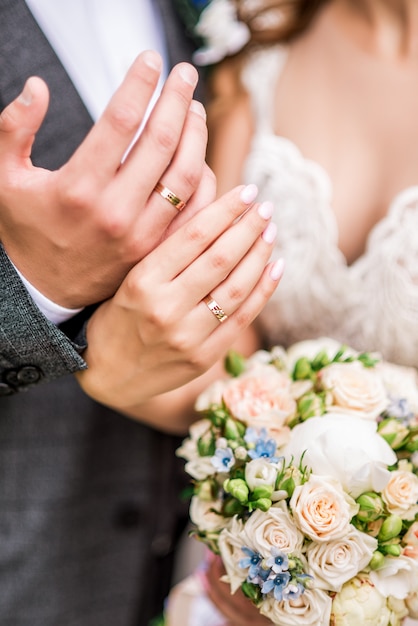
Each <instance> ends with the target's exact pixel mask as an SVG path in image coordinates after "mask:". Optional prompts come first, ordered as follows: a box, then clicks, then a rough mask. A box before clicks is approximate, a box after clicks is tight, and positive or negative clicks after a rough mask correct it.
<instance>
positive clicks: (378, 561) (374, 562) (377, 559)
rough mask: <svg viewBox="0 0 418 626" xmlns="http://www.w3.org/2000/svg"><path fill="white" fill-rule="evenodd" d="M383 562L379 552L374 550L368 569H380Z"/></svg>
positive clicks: (383, 559)
mask: <svg viewBox="0 0 418 626" xmlns="http://www.w3.org/2000/svg"><path fill="white" fill-rule="evenodd" d="M384 562H385V557H384V556H383V554H382V553H381V552H379V550H376V551H375V552H373V556H372V558H371V561H370V563H369V567H370V569H379V567H382V565H383V563H384Z"/></svg>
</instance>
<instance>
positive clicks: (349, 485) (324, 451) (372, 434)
mask: <svg viewBox="0 0 418 626" xmlns="http://www.w3.org/2000/svg"><path fill="white" fill-rule="evenodd" d="M376 429H377V424H376V423H375V422H371V421H368V420H364V419H360V418H358V417H352V416H346V415H342V414H333V413H328V414H326V415H323V416H321V417H311V418H309V419H308V420H306V422H303V423H302V424H298V425H297V426H295V428H293V429H292V431H291V435H290V440H289V443H288V444H287V445H286V446H285V447H284V448H283V450H281V453H282V454H284V456H285V458H286V460H287V461H288V462H289V461H290V460H291V458H292V457H293V460H294V464H295V465H298V464H299V462H300V460H301V458H302V455H303V454H304V453H305V455H304V457H303V464H304V465H307V466H308V467H310V468H312V471H313V473H315V474H318V475H321V476H333V477H334V478H336V479H337V480H338V481H339V482H340V483H341V484H342V486H343V487H344V489H345V490H346V491H347V492H348V493H349V494H350V495H352V496H353V498H357V497H358V496H359V495H360V494H361V493H364V492H365V491H376V492H381V491H382V489H384V487H385V486H386V484H387V483H388V481H389V479H390V472H389V471H388V470H387V466H388V465H393V464H394V463H396V454H395V453H394V451H393V450H392V449H391V447H390V446H389V444H388V443H387V442H386V441H384V439H383V438H382V437H381V436H380V435H378V434H377V432H376Z"/></svg>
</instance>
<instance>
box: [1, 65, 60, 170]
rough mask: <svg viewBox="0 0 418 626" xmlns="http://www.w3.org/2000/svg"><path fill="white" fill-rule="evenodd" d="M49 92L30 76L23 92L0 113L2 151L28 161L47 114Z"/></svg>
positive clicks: (42, 83) (36, 78)
mask: <svg viewBox="0 0 418 626" xmlns="http://www.w3.org/2000/svg"><path fill="white" fill-rule="evenodd" d="M48 103H49V91H48V87H47V86H46V83H45V82H44V81H43V80H42V79H41V78H39V77H38V76H31V77H30V78H28V80H27V81H26V83H25V86H24V88H23V91H22V92H21V93H20V94H19V95H18V96H17V98H15V100H13V102H11V103H10V104H9V105H8V106H7V107H6V108H5V109H4V110H3V111H2V113H1V114H0V152H4V151H7V152H8V154H9V155H10V154H13V155H14V156H15V157H18V158H29V157H30V154H31V150H32V144H33V142H34V140H35V135H36V133H37V132H38V130H39V128H40V126H41V124H42V122H43V120H44V117H45V115H46V112H47V109H48Z"/></svg>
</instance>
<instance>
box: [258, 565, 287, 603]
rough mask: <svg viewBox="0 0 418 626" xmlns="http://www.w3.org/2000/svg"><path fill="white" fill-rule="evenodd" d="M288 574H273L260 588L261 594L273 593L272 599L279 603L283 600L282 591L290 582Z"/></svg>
mask: <svg viewBox="0 0 418 626" xmlns="http://www.w3.org/2000/svg"><path fill="white" fill-rule="evenodd" d="M290 578H291V577H290V574H289V572H280V574H274V573H273V575H272V576H270V577H269V578H268V579H267V580H266V582H265V583H264V584H263V586H262V587H261V593H264V594H265V593H270V591H273V593H274V599H275V600H277V601H278V602H280V601H281V600H283V595H284V590H285V589H286V587H287V585H288V584H289V582H290Z"/></svg>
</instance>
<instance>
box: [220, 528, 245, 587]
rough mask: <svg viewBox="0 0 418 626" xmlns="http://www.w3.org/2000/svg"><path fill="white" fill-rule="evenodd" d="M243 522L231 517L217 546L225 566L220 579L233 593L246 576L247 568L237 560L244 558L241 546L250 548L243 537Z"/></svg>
mask: <svg viewBox="0 0 418 626" xmlns="http://www.w3.org/2000/svg"><path fill="white" fill-rule="evenodd" d="M243 528H244V524H243V523H242V521H241V520H239V519H237V517H233V518H232V521H231V522H230V523H229V525H228V527H227V528H224V530H222V532H221V534H220V535H219V540H218V547H219V552H220V554H221V557H222V562H223V564H224V566H225V570H226V576H223V578H222V580H225V582H228V583H229V584H230V585H231V593H235V592H236V590H237V589H239V588H240V587H241V584H242V583H243V582H244V580H245V579H246V578H247V569H246V568H244V567H240V566H239V562H240V561H241V559H242V558H244V556H245V555H244V553H243V551H242V548H243V547H244V546H245V547H248V548H251V545H248V543H246V539H244V538H243Z"/></svg>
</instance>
